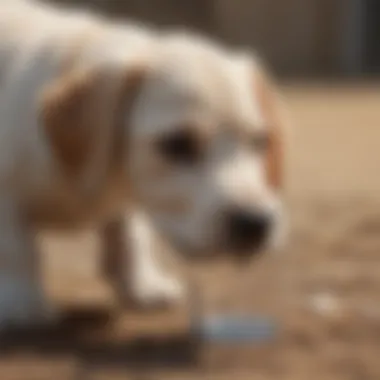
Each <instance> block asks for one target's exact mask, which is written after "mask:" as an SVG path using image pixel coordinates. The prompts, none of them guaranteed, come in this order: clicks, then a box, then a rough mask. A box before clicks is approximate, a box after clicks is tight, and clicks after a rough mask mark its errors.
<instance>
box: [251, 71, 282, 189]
mask: <svg viewBox="0 0 380 380" xmlns="http://www.w3.org/2000/svg"><path fill="white" fill-rule="evenodd" d="M254 90H255V94H256V99H257V100H258V103H259V109H260V111H261V113H262V117H263V120H264V123H265V125H266V127H267V128H268V132H269V150H268V153H267V159H266V165H267V166H266V172H267V179H268V183H269V185H271V186H272V187H274V188H276V189H280V188H282V187H283V185H284V174H285V173H284V172H285V154H284V150H285V146H284V144H285V133H286V130H287V128H288V126H287V124H288V117H287V115H286V112H285V105H284V103H283V101H282V99H281V97H280V94H279V93H278V91H277V89H276V87H275V84H274V83H273V81H272V78H271V77H270V75H269V74H268V73H267V72H266V71H265V70H264V69H263V67H261V66H259V65H257V66H256V67H255V73H254Z"/></svg>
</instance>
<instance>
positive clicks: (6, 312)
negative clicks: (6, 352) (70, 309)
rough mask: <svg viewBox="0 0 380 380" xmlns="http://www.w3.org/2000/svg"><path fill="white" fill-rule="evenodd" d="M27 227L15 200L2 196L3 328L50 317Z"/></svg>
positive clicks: (0, 325) (0, 309)
mask: <svg viewBox="0 0 380 380" xmlns="http://www.w3.org/2000/svg"><path fill="white" fill-rule="evenodd" d="M28 227H29V226H28V225H27V223H26V222H25V220H24V218H23V215H22V214H21V212H20V209H19V207H18V205H17V204H16V202H14V201H13V200H12V199H11V198H10V197H1V196H0V330H2V329H4V328H8V327H26V326H31V325H35V324H38V323H40V322H43V321H46V320H47V318H50V317H51V313H50V312H49V310H48V308H47V306H46V304H45V300H44V296H43V291H42V288H41V283H40V278H39V273H38V272H39V270H38V264H39V263H38V258H37V255H36V247H35V242H34V238H33V234H32V231H31V230H30V229H29V228H28Z"/></svg>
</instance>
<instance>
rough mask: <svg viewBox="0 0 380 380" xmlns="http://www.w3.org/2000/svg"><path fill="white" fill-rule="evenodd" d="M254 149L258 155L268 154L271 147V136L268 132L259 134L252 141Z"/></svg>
mask: <svg viewBox="0 0 380 380" xmlns="http://www.w3.org/2000/svg"><path fill="white" fill-rule="evenodd" d="M251 145H252V148H253V149H254V150H255V152H257V153H266V152H267V150H268V149H269V146H270V136H269V134H268V133H266V132H260V133H257V134H256V135H255V136H253V138H252V140H251Z"/></svg>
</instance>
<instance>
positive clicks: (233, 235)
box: [0, 1, 282, 326]
mask: <svg viewBox="0 0 380 380" xmlns="http://www.w3.org/2000/svg"><path fill="white" fill-rule="evenodd" d="M0 120H1V121H0V134H1V138H0V260H1V265H0V326H1V325H3V326H5V325H6V324H7V323H32V322H33V321H35V320H38V319H39V318H40V317H41V315H44V313H45V312H46V310H45V306H44V298H43V295H42V293H41V289H40V286H39V280H38V271H37V266H38V265H37V264H38V263H36V262H35V257H36V256H35V242H34V236H33V235H34V233H35V232H36V231H44V230H49V229H50V230H52V229H59V230H73V229H80V228H85V227H86V228H87V227H89V226H90V227H91V226H92V227H94V228H101V229H102V236H103V238H104V243H105V248H106V249H107V251H108V252H107V255H106V262H105V266H106V269H107V272H108V274H109V276H110V279H111V280H112V281H115V286H116V287H117V289H118V290H119V291H121V292H124V288H125V287H126V286H128V282H129V281H132V284H131V285H132V289H133V290H134V292H135V293H137V294H138V298H140V300H144V301H146V302H147V303H149V302H151V301H152V300H155V299H156V298H157V297H160V295H162V294H164V295H166V296H168V297H174V298H175V297H177V296H179V295H180V293H181V287H180V285H179V284H178V283H177V282H176V281H174V280H173V279H170V277H167V276H166V275H164V274H162V273H161V272H160V271H159V270H158V269H157V266H156V263H155V259H154V254H155V252H154V251H155V248H154V247H153V246H152V244H151V241H152V239H153V237H152V233H153V230H156V231H158V232H159V233H160V234H162V235H163V236H164V237H165V238H167V239H168V240H169V241H170V242H171V243H173V244H174V246H175V247H176V248H177V250H178V251H179V252H181V253H183V254H185V255H187V256H188V257H205V256H208V255H210V253H214V252H220V253H219V254H222V253H223V252H229V253H230V254H232V255H234V256H236V257H249V256H250V255H252V254H253V253H255V252H257V251H258V250H259V249H260V248H262V247H264V246H267V245H268V244H271V243H273V241H274V240H275V236H276V235H277V232H278V231H279V226H280V223H279V220H280V218H279V215H280V208H279V207H280V202H279V198H278V190H279V187H280V186H279V185H280V174H281V161H282V160H281V158H280V155H281V144H280V139H281V138H280V133H279V131H280V124H281V120H280V118H279V112H278V101H277V99H276V96H275V94H274V92H273V88H272V87H270V86H269V84H268V81H267V78H266V76H265V75H264V73H263V71H262V69H260V67H259V65H258V63H257V61H256V60H255V59H254V58H252V57H248V56H243V55H239V54H237V53H234V52H232V51H227V50H226V49H224V48H222V47H219V46H217V45H216V44H215V43H212V42H209V41H205V40H203V39H202V38H198V37H195V36H187V35H185V34H180V33H173V34H170V33H168V34H164V33H161V34H159V33H156V32H151V31H148V30H143V29H141V28H139V27H136V26H130V27H126V26H121V25H114V24H110V23H108V22H107V21H105V20H103V19H101V18H100V17H96V16H92V15H87V14H78V13H75V14H74V13H70V12H68V11H65V10H55V9H53V8H50V7H48V6H42V5H40V4H36V3H28V2H24V1H14V2H13V1H9V2H5V3H2V5H1V6H0ZM148 220H150V221H151V223H152V224H153V225H154V228H153V227H152V226H150V225H149V223H148ZM127 221H128V222H129V223H126V222H127ZM126 228H129V231H126ZM123 236H126V237H127V239H128V240H127V243H129V244H130V247H129V249H130V251H131V253H132V259H133V262H132V263H131V264H132V265H134V266H133V267H132V269H131V270H132V273H133V275H132V277H131V278H130V279H128V278H125V273H124V272H125V271H126V266H128V265H127V263H126V262H125V260H126V259H127V258H129V256H130V255H128V254H127V253H128V252H127V251H128V250H126V249H125V247H124V245H123V242H122V240H123ZM123 261H124V262H123Z"/></svg>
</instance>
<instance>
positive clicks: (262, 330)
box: [192, 314, 277, 344]
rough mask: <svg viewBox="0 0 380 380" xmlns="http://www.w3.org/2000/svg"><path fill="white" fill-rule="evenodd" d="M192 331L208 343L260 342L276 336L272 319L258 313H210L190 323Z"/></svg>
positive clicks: (275, 327) (275, 325)
mask: <svg viewBox="0 0 380 380" xmlns="http://www.w3.org/2000/svg"><path fill="white" fill-rule="evenodd" d="M192 330H193V333H194V334H195V335H196V336H197V337H198V338H199V339H201V340H202V341H204V342H209V343H229V344H230V343H232V344H242V343H243V344H244V343H255V344H260V343H264V342H269V341H271V340H273V339H275V337H276V336H277V324H276V322H275V321H274V320H272V319H271V318H267V317H264V316H263V317H261V316H258V315H244V316H242V315H231V314H229V315H211V316H205V317H203V318H197V319H195V320H193V323H192Z"/></svg>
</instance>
